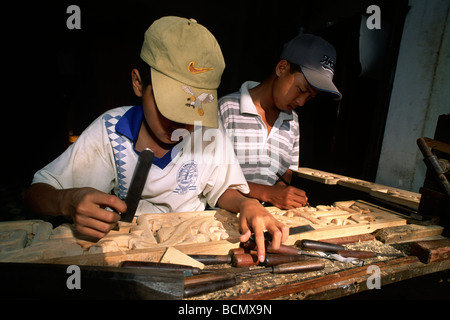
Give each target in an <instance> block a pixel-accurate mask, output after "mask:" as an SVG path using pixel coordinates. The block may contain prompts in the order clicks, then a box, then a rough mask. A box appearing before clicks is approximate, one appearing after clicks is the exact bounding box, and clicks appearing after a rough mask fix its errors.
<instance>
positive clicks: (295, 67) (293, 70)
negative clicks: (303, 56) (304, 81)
mask: <svg viewBox="0 0 450 320" xmlns="http://www.w3.org/2000/svg"><path fill="white" fill-rule="evenodd" d="M288 62H289V64H290V68H289V72H290V73H296V72H300V73H303V72H302V67H300V66H299V65H298V64H296V63H292V62H290V61H288Z"/></svg>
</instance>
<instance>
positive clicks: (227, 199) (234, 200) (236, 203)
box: [217, 189, 259, 213]
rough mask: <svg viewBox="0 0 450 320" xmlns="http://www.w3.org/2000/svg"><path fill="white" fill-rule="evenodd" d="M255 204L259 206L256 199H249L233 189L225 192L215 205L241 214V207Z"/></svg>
mask: <svg viewBox="0 0 450 320" xmlns="http://www.w3.org/2000/svg"><path fill="white" fill-rule="evenodd" d="M246 203H247V204H251V203H255V204H259V202H258V201H257V200H256V199H250V198H248V197H246V196H244V195H242V193H240V192H239V191H237V190H235V189H228V190H226V191H225V192H224V193H223V194H222V196H221V197H220V198H219V200H218V201H217V205H218V206H219V207H220V208H222V209H225V210H227V211H230V212H233V213H238V212H241V210H242V208H243V206H245V205H246Z"/></svg>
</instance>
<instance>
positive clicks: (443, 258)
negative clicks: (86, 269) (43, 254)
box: [30, 202, 450, 300]
mask: <svg viewBox="0 0 450 320" xmlns="http://www.w3.org/2000/svg"><path fill="white" fill-rule="evenodd" d="M355 206H356V208H360V209H361V208H362V209H364V210H366V209H367V208H370V210H368V211H367V212H365V213H351V214H350V215H349V217H351V216H352V215H353V214H356V216H355V217H353V219H356V221H359V222H360V223H350V224H348V225H340V226H338V225H334V224H333V223H331V224H327V225H315V224H313V223H312V225H314V227H315V228H316V230H314V231H312V232H307V233H304V234H299V235H293V236H291V237H290V239H289V243H288V244H290V245H294V244H295V242H296V241H297V240H299V239H315V240H322V241H329V242H333V243H341V244H344V245H345V246H347V247H348V248H349V249H355V250H366V251H373V252H379V253H404V254H405V256H404V257H401V258H392V257H375V258H371V259H367V260H366V261H365V265H364V266H362V267H355V266H354V265H352V264H349V263H341V262H335V261H328V260H325V268H324V269H323V270H320V271H315V272H307V273H299V274H285V275H274V274H266V275H260V276H252V277H249V278H246V279H244V281H243V282H242V283H241V284H239V285H236V286H234V287H232V288H228V289H224V290H219V291H216V292H213V293H209V294H204V295H201V296H197V297H193V298H189V299H187V300H242V299H244V300H258V299H262V300H267V299H283V300H289V299H301V300H304V299H336V298H341V297H344V296H349V295H353V294H355V293H359V292H363V291H367V290H370V287H371V282H370V281H372V280H373V279H374V278H373V277H374V276H375V275H374V273H373V272H375V271H373V270H378V271H379V276H380V277H379V280H380V286H381V288H383V287H384V286H387V285H388V284H391V283H396V282H399V281H404V280H408V279H412V278H416V277H419V276H423V275H427V274H432V273H436V272H439V271H444V270H448V269H449V267H450V256H449V247H450V244H449V242H448V239H446V238H444V237H442V236H441V233H442V231H443V228H442V227H440V226H419V225H412V224H406V220H405V219H404V217H402V216H396V215H395V213H394V212H391V211H389V212H388V211H384V210H383V209H382V208H379V207H377V206H372V205H370V204H368V203H364V202H356V205H355ZM355 206H353V207H349V208H353V209H354V208H355ZM193 214H194V213H193ZM211 214H214V215H215V214H217V213H211V212H209V213H207V215H211ZM222 214H223V212H222V213H220V215H221V217H222ZM283 217H284V216H283ZM325 217H327V216H326V215H325ZM349 217H347V219H348V218H349ZM361 217H366V218H368V217H370V219H362V218H361ZM294 218H295V217H294ZM294 218H289V217H284V218H283V219H284V220H283V221H284V222H291V223H294V222H296V221H297V220H295V219H294ZM372 218H373V219H372ZM289 219H291V220H289ZM292 219H293V220H292ZM233 223H235V222H229V223H226V224H225V225H226V227H227V228H230V227H231V226H233ZM47 227H48V225H46V224H39V228H37V227H36V226H34V227H33V228H31V227H30V228H31V229H33V232H35V233H36V234H35V237H36V238H37V239H33V240H36V244H35V245H36V247H39V245H40V243H41V242H45V241H46V240H45V239H43V238H45V232H44V231H49V230H46V229H48V228H47ZM327 231H328V232H327ZM230 234H231V236H230V239H227V240H221V241H217V242H205V243H197V244H192V243H188V244H177V245H175V246H174V247H175V248H176V249H178V250H179V251H181V252H183V253H185V254H226V253H228V250H229V249H231V248H235V247H237V246H238V245H239V243H238V242H237V241H236V238H235V236H236V234H233V233H232V232H231V231H230ZM327 235H331V236H330V238H328V237H327ZM233 237H234V238H233ZM57 240H58V239H49V241H51V242H50V243H53V244H56V243H57V242H55V241H57ZM425 240H426V242H424V241H425ZM430 241H431V242H430ZM433 241H434V242H433ZM91 245H92V244H91ZM166 249H167V247H165V246H162V245H161V246H156V247H154V248H144V249H134V250H125V251H122V250H120V251H117V252H105V253H96V254H83V252H81V254H78V255H73V256H66V257H54V258H49V259H41V260H37V261H30V262H39V263H51V264H58V265H60V264H63V265H73V264H75V265H85V266H101V267H104V266H106V267H108V266H110V267H118V266H120V263H121V262H122V261H125V260H135V261H159V259H160V258H161V257H162V255H163V254H164V252H165V251H166ZM219 267H221V268H231V266H225V265H222V266H219ZM207 268H217V266H215V267H207ZM371 268H374V269H371ZM370 270H372V271H370Z"/></svg>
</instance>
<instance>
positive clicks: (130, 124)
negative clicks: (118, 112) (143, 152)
mask: <svg viewBox="0 0 450 320" xmlns="http://www.w3.org/2000/svg"><path fill="white" fill-rule="evenodd" d="M143 118H144V112H143V110H142V106H134V107H131V108H130V109H129V110H128V111H126V112H125V113H124V115H123V116H122V117H121V118H120V119H119V121H117V123H116V132H117V133H119V134H121V135H124V136H126V137H127V138H128V139H130V140H131V141H133V149H134V144H135V143H136V141H137V139H138V137H139V130H140V129H141V124H142V120H143ZM134 151H135V152H136V153H137V154H139V152H138V151H136V149H134ZM172 151H173V152H172ZM178 152H179V148H176V149H174V148H172V150H169V152H167V153H166V154H165V155H164V156H163V157H162V158H158V157H154V158H153V164H154V165H156V166H157V167H159V168H161V169H164V168H165V167H166V166H167V165H168V164H169V163H170V162H171V161H172V157H176V156H177V154H178Z"/></svg>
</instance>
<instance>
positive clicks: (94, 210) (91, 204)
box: [61, 188, 127, 239]
mask: <svg viewBox="0 0 450 320" xmlns="http://www.w3.org/2000/svg"><path fill="white" fill-rule="evenodd" d="M107 207H109V208H111V209H113V210H115V211H116V212H125V211H126V209H127V206H126V204H125V202H124V201H122V200H120V199H119V198H118V197H116V196H114V195H110V194H107V193H104V192H101V191H99V190H96V189H93V188H73V189H65V190H64V193H63V195H62V198H61V208H62V213H63V214H64V215H67V216H69V217H71V218H72V221H73V223H74V225H75V229H76V230H77V231H78V232H80V233H81V234H83V235H86V236H90V237H94V238H98V239H100V238H103V237H104V236H105V235H106V234H108V232H109V231H110V230H111V229H112V228H114V226H115V225H116V224H117V222H118V221H119V219H120V215H119V214H117V213H116V212H113V211H110V210H106V208H107Z"/></svg>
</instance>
